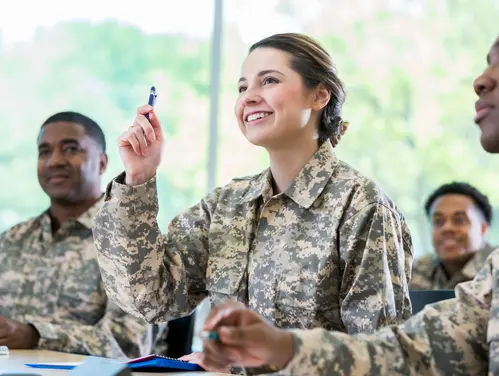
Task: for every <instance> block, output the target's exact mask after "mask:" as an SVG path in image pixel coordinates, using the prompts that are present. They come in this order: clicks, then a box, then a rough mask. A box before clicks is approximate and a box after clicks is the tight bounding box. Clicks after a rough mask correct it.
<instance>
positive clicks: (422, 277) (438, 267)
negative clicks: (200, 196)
mask: <svg viewBox="0 0 499 376" xmlns="http://www.w3.org/2000/svg"><path fill="white" fill-rule="evenodd" d="M493 250H494V248H493V247H491V246H490V245H489V244H485V246H484V247H483V248H482V249H481V250H479V251H478V252H476V253H475V254H474V255H473V257H472V258H471V259H470V260H469V261H468V262H467V263H466V264H465V265H464V267H463V268H462V269H461V270H460V271H459V272H457V273H455V274H454V275H453V276H452V277H451V278H449V277H448V276H447V273H446V272H445V270H444V268H443V266H442V264H441V263H440V259H439V258H438V256H437V255H436V254H434V253H433V254H428V255H425V256H423V257H421V258H419V259H417V260H416V261H415V262H414V265H413V266H412V278H411V282H410V284H409V288H410V289H411V290H454V289H455V288H456V286H457V284H459V283H461V282H467V281H471V280H472V279H473V278H475V276H476V275H477V274H478V271H479V270H480V269H481V268H482V267H483V266H484V265H485V262H486V261H487V257H489V255H490V254H491V253H492V251H493Z"/></svg>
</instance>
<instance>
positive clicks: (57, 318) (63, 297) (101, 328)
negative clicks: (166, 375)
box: [0, 200, 151, 359]
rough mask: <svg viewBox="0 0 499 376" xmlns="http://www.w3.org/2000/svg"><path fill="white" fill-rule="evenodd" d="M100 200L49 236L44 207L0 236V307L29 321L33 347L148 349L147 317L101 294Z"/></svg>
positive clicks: (116, 354)
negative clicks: (35, 340) (96, 221)
mask: <svg viewBox="0 0 499 376" xmlns="http://www.w3.org/2000/svg"><path fill="white" fill-rule="evenodd" d="M100 205H102V200H101V201H100V202H98V203H97V204H95V205H94V206H93V207H91V208H90V209H89V210H88V211H87V212H85V213H84V214H83V215H81V216H80V217H79V218H78V219H77V220H69V221H67V222H65V223H64V224H63V225H62V226H61V228H60V229H59V230H57V232H56V233H55V234H54V235H53V236H52V227H51V219H50V216H49V214H48V213H47V212H45V213H43V214H42V215H40V216H38V217H36V218H33V219H30V220H28V221H26V222H23V223H20V224H18V225H16V226H14V227H12V228H11V229H10V230H7V231H6V232H4V233H3V234H2V235H1V236H0V275H1V276H2V277H1V278H0V302H1V303H0V315H3V316H5V317H7V318H10V319H13V320H17V321H20V322H23V323H30V324H32V325H34V327H35V328H36V329H37V330H38V332H39V333H40V337H41V338H40V342H39V348H41V349H48V350H55V351H63V352H70V353H78V354H91V355H97V356H106V357H110V358H117V359H126V358H127V357H137V356H140V355H145V354H144V353H147V352H149V351H151V349H150V348H149V347H148V346H149V342H148V341H149V340H150V339H149V338H147V333H146V331H145V329H146V325H145V323H144V322H143V321H139V320H137V319H135V318H134V317H132V316H130V315H128V314H126V313H125V312H124V311H122V310H121V309H120V308H118V307H117V306H116V305H114V304H113V303H112V302H111V301H109V300H108V298H107V295H106V292H105V289H104V285H103V282H102V279H101V276H100V270H99V266H98V264H97V259H96V254H95V247H94V242H93V239H92V229H91V228H92V224H93V223H92V219H93V216H94V215H95V213H96V212H97V210H98V208H99V207H100Z"/></svg>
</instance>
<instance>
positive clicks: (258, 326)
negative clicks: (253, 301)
mask: <svg viewBox="0 0 499 376" xmlns="http://www.w3.org/2000/svg"><path fill="white" fill-rule="evenodd" d="M203 330H206V331H216V332H217V333H218V336H219V337H220V341H214V340H204V341H203V352H202V355H201V361H202V363H203V366H202V367H203V368H205V369H207V370H220V369H224V368H226V367H229V366H234V367H251V368H254V367H260V366H264V365H272V366H273V367H275V368H277V369H276V370H280V369H283V368H284V367H285V366H286V365H287V364H288V363H289V361H290V360H291V358H292V357H293V340H292V336H291V333H289V332H286V331H284V330H282V329H279V328H276V327H275V326H273V325H272V324H270V323H268V322H267V321H266V320H265V319H263V318H262V317H261V316H259V315H258V314H257V313H255V312H253V311H251V310H250V309H248V308H247V307H246V306H245V305H244V304H242V303H240V302H227V303H224V304H221V305H219V306H217V307H214V308H213V309H212V311H211V312H210V314H209V316H208V318H207V319H206V322H205V325H204V328H203Z"/></svg>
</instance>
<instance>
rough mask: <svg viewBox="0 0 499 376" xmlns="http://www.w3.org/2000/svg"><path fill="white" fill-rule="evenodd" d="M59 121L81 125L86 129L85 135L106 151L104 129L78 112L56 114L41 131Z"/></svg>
mask: <svg viewBox="0 0 499 376" xmlns="http://www.w3.org/2000/svg"><path fill="white" fill-rule="evenodd" d="M59 121H64V122H68V123H75V124H81V125H82V126H83V128H85V134H87V135H88V136H89V137H91V138H92V139H93V140H94V141H96V142H97V144H99V146H100V147H101V148H102V151H104V152H105V151H106V138H105V137H104V132H102V128H101V127H100V126H99V124H97V123H96V122H95V121H94V120H92V119H90V118H89V117H88V116H85V115H83V114H80V113H78V112H73V111H65V112H59V113H57V114H54V115H52V116H50V117H49V118H48V119H47V120H45V121H44V122H43V124H42V126H41V128H40V130H41V129H42V128H43V127H44V126H46V125H47V124H51V123H56V122H59Z"/></svg>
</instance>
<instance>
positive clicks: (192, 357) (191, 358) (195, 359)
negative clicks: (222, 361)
mask: <svg viewBox="0 0 499 376" xmlns="http://www.w3.org/2000/svg"><path fill="white" fill-rule="evenodd" d="M179 359H180V360H184V361H186V362H189V363H194V364H197V365H198V366H200V367H202V368H203V369H204V370H205V371H208V372H222V373H230V369H229V367H221V368H214V367H211V366H210V365H209V364H206V363H205V362H204V356H203V353H200V352H193V353H191V354H188V355H184V356H182V357H180V358H179Z"/></svg>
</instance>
